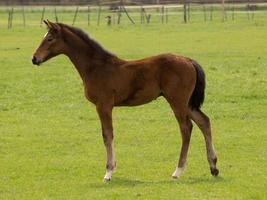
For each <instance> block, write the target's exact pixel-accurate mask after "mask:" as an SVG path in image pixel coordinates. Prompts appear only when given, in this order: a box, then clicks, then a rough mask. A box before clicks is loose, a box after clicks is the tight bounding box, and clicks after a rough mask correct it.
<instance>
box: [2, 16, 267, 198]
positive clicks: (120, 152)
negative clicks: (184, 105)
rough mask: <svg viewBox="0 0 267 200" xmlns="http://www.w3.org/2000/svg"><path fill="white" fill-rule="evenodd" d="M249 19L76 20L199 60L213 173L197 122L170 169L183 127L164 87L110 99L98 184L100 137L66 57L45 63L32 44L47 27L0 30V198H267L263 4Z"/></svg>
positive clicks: (121, 45) (121, 43)
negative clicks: (148, 99)
mask: <svg viewBox="0 0 267 200" xmlns="http://www.w3.org/2000/svg"><path fill="white" fill-rule="evenodd" d="M262 15H263V16H264V18H256V19H255V20H253V21H248V20H247V19H243V20H242V18H240V19H239V20H237V21H234V22H232V21H228V22H226V23H221V22H220V21H219V20H218V21H213V22H208V23H204V22H202V21H199V22H197V21H196V22H194V23H193V22H192V23H190V24H186V25H185V24H182V23H179V24H176V23H169V24H168V25H161V24H151V25H149V26H141V25H136V26H131V25H127V26H126V25H122V26H115V27H107V26H104V25H103V26H100V27H97V26H95V25H92V26H89V27H88V26H86V22H85V23H84V24H80V25H79V24H78V25H79V26H80V27H81V28H84V29H85V30H86V31H88V32H89V33H90V34H91V36H92V37H94V38H96V39H97V40H98V41H99V42H100V43H101V44H103V46H105V47H106V48H107V49H109V50H110V51H112V52H115V53H116V54H117V55H119V56H120V57H122V58H124V59H138V58H143V57H146V56H150V55H155V54H159V53H162V52H173V53H178V54H182V55H186V56H189V57H192V58H194V59H196V60H197V61H199V63H201V65H202V66H203V68H204V69H205V71H206V76H207V90H206V101H205V103H204V106H203V110H204V111H205V112H206V113H207V114H208V115H209V116H210V118H211V121H212V127H213V135H214V145H215V148H216V151H217V154H218V168H219V169H220V175H219V177H217V178H214V177H212V176H211V175H210V172H209V167H208V163H207V161H206V151H205V146H204V139H203V137H202V135H201V133H200V132H199V130H198V129H197V128H195V129H194V130H193V134H192V141H191V144H190V150H189V155H188V165H187V169H186V170H185V172H184V174H183V176H182V177H181V178H180V179H179V180H172V179H171V173H172V172H173V170H174V169H175V166H176V163H177V159H178V152H179V150H180V143H181V139H180V134H179V132H178V126H177V123H176V121H175V119H174V116H173V114H172V112H171V110H170V108H169V105H168V104H167V102H166V101H165V100H164V99H163V98H159V99H158V100H157V101H154V102H152V103H150V104H147V105H144V106H140V107H135V108H127V107H122V108H116V109H115V110H114V117H113V118H114V129H115V150H116V157H117V170H116V173H115V174H114V175H113V179H112V181H111V182H110V183H108V184H104V183H103V182H102V177H103V175H104V172H105V149H104V145H103V142H102V136H101V131H100V124H99V121H98V117H97V115H96V112H95V108H94V106H93V105H92V104H90V103H88V102H87V101H86V99H85V98H84V96H83V88H82V82H81V80H80V78H79V75H78V73H77V72H76V70H75V69H74V67H73V66H72V65H71V63H70V61H69V60H68V59H67V58H66V57H64V56H60V57H57V58H55V59H53V60H51V61H48V62H47V63H45V64H43V65H42V66H41V67H34V66H32V64H31V54H32V52H33V51H34V49H35V48H36V47H37V45H38V44H39V42H40V40H41V38H42V37H43V35H44V34H45V32H46V30H45V29H44V28H40V27H38V26H28V27H27V28H23V27H15V28H13V29H11V30H7V29H3V28H2V29H1V30H0V199H1V200H5V199H19V200H30V199H36V200H37V199H38V200H40V199H55V200H58V199H73V200H77V199H81V200H82V199H83V200H84V199H190V200H191V199H201V200H202V199H216V200H222V199H226V200H228V199H240V200H241V199H242V200H243V199H267V192H266V183H267V170H266V166H267V160H266V159H267V150H266V147H267V136H266V128H267V109H266V108H267V47H266V44H267V20H266V19H267V18H266V16H267V14H264V13H263V14H262Z"/></svg>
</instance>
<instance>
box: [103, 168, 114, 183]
mask: <svg viewBox="0 0 267 200" xmlns="http://www.w3.org/2000/svg"><path fill="white" fill-rule="evenodd" d="M111 176H112V170H107V171H106V174H105V176H104V182H107V181H110V180H111Z"/></svg>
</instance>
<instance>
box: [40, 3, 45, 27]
mask: <svg viewBox="0 0 267 200" xmlns="http://www.w3.org/2000/svg"><path fill="white" fill-rule="evenodd" d="M44 14H45V7H43V11H42V16H41V22H40V27H41V26H42V24H43V21H44Z"/></svg>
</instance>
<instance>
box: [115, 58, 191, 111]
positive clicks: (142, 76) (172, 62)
mask: <svg viewBox="0 0 267 200" xmlns="http://www.w3.org/2000/svg"><path fill="white" fill-rule="evenodd" d="M115 77H116V78H117V81H115V82H114V83H116V87H115V88H116V89H115V105H117V106H125V105H127V106H136V105H141V104H145V103H148V102H150V101H152V100H154V99H156V98H157V97H159V96H165V97H166V98H168V97H169V96H170V94H171V93H172V92H173V90H177V92H176V93H177V94H178V92H180V91H179V90H180V89H181V87H182V88H183V91H184V92H183V93H182V95H185V96H186V98H185V99H189V98H190V96H191V93H192V91H193V89H194V87H193V86H194V85H195V81H196V72H195V69H194V67H193V65H192V63H191V60H190V59H188V58H185V57H182V56H178V55H174V54H161V55H158V56H153V57H149V58H145V59H142V60H136V61H128V62H125V63H123V64H122V65H120V66H119V67H118V74H117V76H115ZM170 98H171V97H170Z"/></svg>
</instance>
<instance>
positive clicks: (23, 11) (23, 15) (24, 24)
mask: <svg viewBox="0 0 267 200" xmlns="http://www.w3.org/2000/svg"><path fill="white" fill-rule="evenodd" d="M22 19H23V26H24V27H25V26H26V20H25V10H24V6H22Z"/></svg>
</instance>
